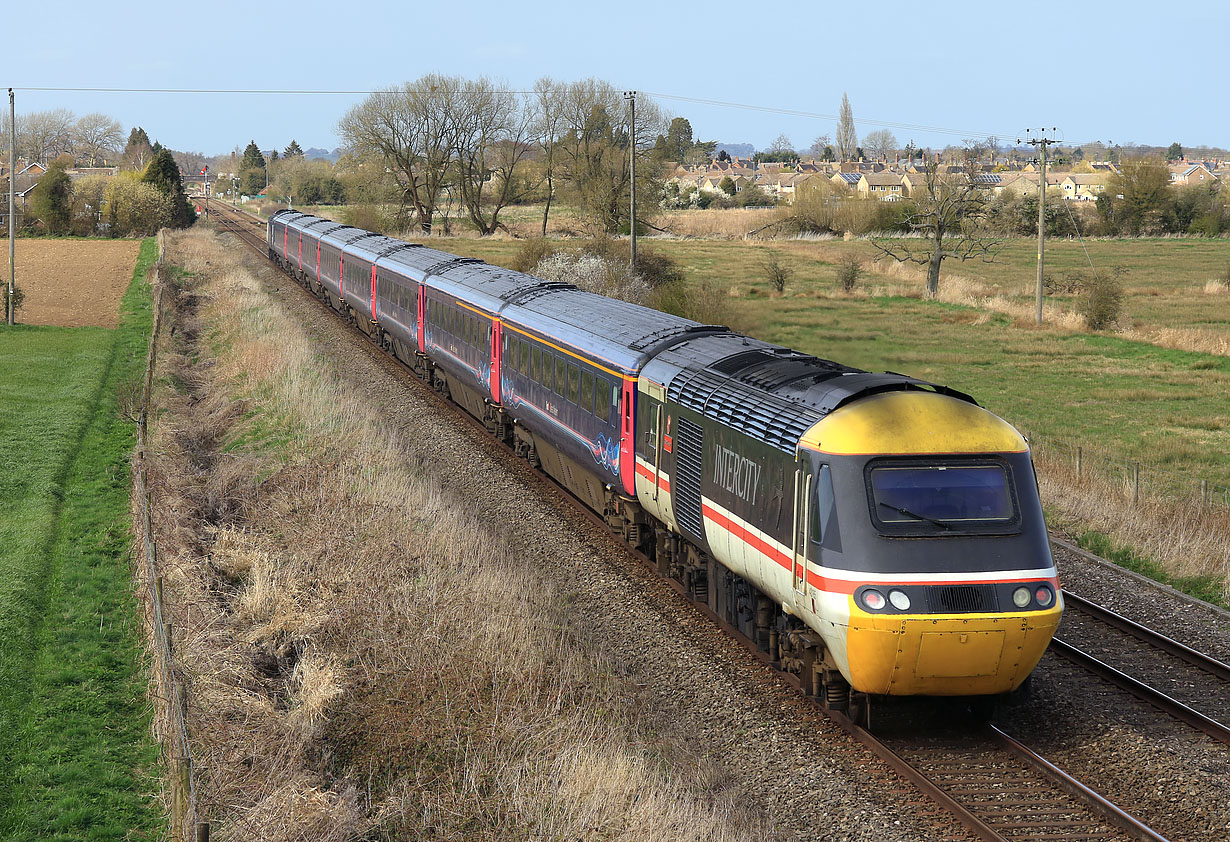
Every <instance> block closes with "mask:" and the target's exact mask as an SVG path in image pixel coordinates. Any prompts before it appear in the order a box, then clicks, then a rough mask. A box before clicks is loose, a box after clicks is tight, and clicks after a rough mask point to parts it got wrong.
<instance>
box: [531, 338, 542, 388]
mask: <svg viewBox="0 0 1230 842" xmlns="http://www.w3.org/2000/svg"><path fill="white" fill-rule="evenodd" d="M530 379H531V380H533V381H534V382H535V383H542V349H541V348H539V347H538V346H537V345H531V346H530Z"/></svg>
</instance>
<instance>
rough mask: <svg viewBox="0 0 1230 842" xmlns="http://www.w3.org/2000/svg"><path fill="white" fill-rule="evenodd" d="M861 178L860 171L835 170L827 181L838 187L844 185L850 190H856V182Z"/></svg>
mask: <svg viewBox="0 0 1230 842" xmlns="http://www.w3.org/2000/svg"><path fill="white" fill-rule="evenodd" d="M862 180H863V174H862V173H860V172H837V173H833V176H832V178H830V179H829V181H831V182H833V183H834V184H836V185H837V186H838V187H846V188H848V189H850V190H858V183H859V182H860V181H862Z"/></svg>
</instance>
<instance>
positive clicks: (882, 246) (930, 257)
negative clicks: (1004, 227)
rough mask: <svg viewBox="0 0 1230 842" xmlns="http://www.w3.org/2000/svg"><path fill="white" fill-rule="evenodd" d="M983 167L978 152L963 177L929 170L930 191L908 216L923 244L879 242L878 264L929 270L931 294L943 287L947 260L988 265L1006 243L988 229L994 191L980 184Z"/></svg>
mask: <svg viewBox="0 0 1230 842" xmlns="http://www.w3.org/2000/svg"><path fill="white" fill-rule="evenodd" d="M978 171H979V167H978V164H977V162H976V161H975V159H974V156H973V155H972V154H967V155H966V158H965V171H964V172H963V173H960V174H959V175H958V174H953V175H946V174H943V173H941V172H940V168H939V167H938V166H937V165H936V164H935V163H930V164H928V165H927V167H926V173H925V182H924V185H925V188H924V190H923V191H922V192H921V195H919V196H917V197H915V199H914V203H915V206H916V210H915V212H914V213H912V214H910V215H909V217H907V218H906V222H907V224H908V225H909V227H910V230H911V231H914V232H917V233H919V234H921V235H922V239H921V240H920V241H918V242H919V243H920V245H917V246H915V245H913V243H912V241H910V240H895V241H888V240H875V241H873V242H872V245H874V246H875V248H876V249H877V250H878V251H879V252H880V253H879V254H878V255H877V256H876V260H880V259H882V258H884V257H891V258H892V259H893V260H896V261H898V262H902V263H904V262H906V261H909V262H911V263H917V264H920V265H923V266H926V267H927V294H928V295H930V296H934V295H935V294H936V293H938V292H939V289H940V265H941V264H942V263H943V262H944V260H945V259H947V258H954V259H956V260H960V261H962V262H964V261H966V260H969V259H971V258H974V257H977V258H979V259H981V260H982V261H984V262H986V263H990V262H991V261H992V260H994V258H995V254H996V252H997V251H998V250H999V247H1000V245H1001V244H1002V240H1000V239H999V238H996V237H993V236H991V235H990V234H989V233H988V231H987V229H986V225H985V223H986V219H987V216H988V214H989V211H990V205H991V198H992V195H991V191H990V190H988V189H986V185H983V184H980V183H979V180H978Z"/></svg>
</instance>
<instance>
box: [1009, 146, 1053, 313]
mask: <svg viewBox="0 0 1230 842" xmlns="http://www.w3.org/2000/svg"><path fill="white" fill-rule="evenodd" d="M1054 131H1055V127H1054V126H1052V127H1051V132H1052V133H1053V132H1054ZM1032 132H1033V129H1026V130H1025V134H1026V138H1025V142H1026V143H1028V144H1029V145H1030V146H1034V147H1037V148H1038V150H1039V152H1040V153H1041V160H1042V175H1041V177H1040V178H1039V179H1038V289H1037V296H1036V297H1037V321H1038V324H1042V270H1043V267H1044V266H1045V265H1046V215H1045V214H1046V147H1048V146H1050V145H1051V144H1052V143H1057V142H1058V141H1056V140H1055V139H1054V138H1053V137H1047V136H1046V129H1038V137H1028V135H1029V134H1032ZM1020 142H1021V141H1020V138H1018V139H1017V143H1020Z"/></svg>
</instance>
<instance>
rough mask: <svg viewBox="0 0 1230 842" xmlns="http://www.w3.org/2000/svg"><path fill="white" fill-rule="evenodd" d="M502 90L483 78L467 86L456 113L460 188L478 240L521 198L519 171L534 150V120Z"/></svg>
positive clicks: (454, 157) (456, 163)
mask: <svg viewBox="0 0 1230 842" xmlns="http://www.w3.org/2000/svg"><path fill="white" fill-rule="evenodd" d="M504 88H507V85H503V84H499V85H496V84H492V82H491V81H490V80H488V79H486V78H484V77H479V78H478V79H476V80H473V81H466V82H463V83H462V85H461V88H460V90H459V91H458V92H457V93H458V95H457V98H456V101H455V103H454V107H453V119H454V121H455V125H454V130H453V142H454V152H453V159H454V164H455V166H456V168H457V188H458V192H459V195H460V199H461V203H462V205H463V206H464V207H465V209H466V213H467V214H469V217H470V221H472V222H473V223H474V227H475V228H477V229H478V232H479V233H480V234H492V233H494V232H495V230H496V228H497V227H498V226H499V218H500V210H501V209H502V208H503V207H504V206H505V205H507V204H508V203H509V202H512V201H516V200H517V199H519V198H521V196H522V195H523V192H524V191H523V189H522V188H521V187H519V186H518V181H517V179H516V170H517V167H518V165H519V164H520V163H521V162H522V160H524V158H525V157H526V155H528V154H529V152H530V149H531V148H532V147H531V145H530V135H531V132H530V124H531V119H532V117H531V114H530V112H529V110H528V109H526V108H523V107H522V103H521V100H520V98H519V97H518V96H517V95H516V94H513V93H510V92H508V91H507V90H504Z"/></svg>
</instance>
